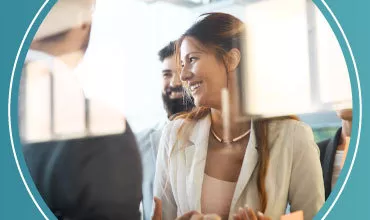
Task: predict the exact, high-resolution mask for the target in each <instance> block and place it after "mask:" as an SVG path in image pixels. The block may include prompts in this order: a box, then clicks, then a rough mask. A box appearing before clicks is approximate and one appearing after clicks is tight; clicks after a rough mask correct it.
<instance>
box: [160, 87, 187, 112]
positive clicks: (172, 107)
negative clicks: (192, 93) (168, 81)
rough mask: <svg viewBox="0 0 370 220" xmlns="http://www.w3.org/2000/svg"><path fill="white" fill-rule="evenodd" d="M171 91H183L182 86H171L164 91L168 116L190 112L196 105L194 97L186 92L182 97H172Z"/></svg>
mask: <svg viewBox="0 0 370 220" xmlns="http://www.w3.org/2000/svg"><path fill="white" fill-rule="evenodd" d="M171 91H182V88H181V89H180V88H178V87H177V88H171V89H168V91H167V92H166V93H165V94H163V93H162V100H163V105H164V108H165V110H166V112H167V117H168V118H170V117H171V116H172V115H175V114H177V113H180V112H188V111H190V110H191V109H192V108H193V107H194V102H193V99H192V98H191V97H188V96H187V95H185V94H184V96H183V97H181V98H176V99H171V98H170V95H171Z"/></svg>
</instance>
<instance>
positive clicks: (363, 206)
mask: <svg viewBox="0 0 370 220" xmlns="http://www.w3.org/2000/svg"><path fill="white" fill-rule="evenodd" d="M43 2H44V1H41V0H12V1H2V3H1V4H2V6H1V7H0V29H1V31H0V68H1V71H0V72H1V74H0V77H1V79H0V83H1V86H0V103H1V105H0V119H1V123H0V129H1V131H2V133H1V134H2V137H1V139H0V140H1V142H2V143H1V147H0V171H1V173H0V174H1V178H0V219H43V216H42V215H41V213H40V212H39V211H38V209H37V208H36V206H35V204H34V203H33V201H32V200H31V198H30V196H29V194H28V192H27V191H26V188H25V187H24V184H23V182H22V179H21V177H20V174H19V172H18V169H17V166H16V163H15V160H14V157H13V151H12V147H11V143H10V137H9V127H8V92H9V83H10V79H11V73H12V69H13V64H14V61H15V58H16V54H17V51H18V48H19V46H20V44H21V41H22V39H23V36H24V34H25V33H26V30H27V28H28V26H29V24H30V23H31V21H32V19H33V17H34V16H35V14H36V12H37V11H38V10H39V8H40V7H41V5H42V4H43ZM314 2H315V3H316V4H317V5H318V6H319V8H320V9H321V10H322V12H323V13H324V15H325V16H326V17H327V19H328V21H329V23H330V24H331V25H332V28H333V30H334V32H335V33H336V36H337V38H338V40H339V42H340V44H341V46H342V50H343V52H344V55H345V58H346V61H347V65H348V68H349V71H350V78H351V86H352V92H353V100H354V109H353V114H354V121H353V131H352V132H353V133H352V140H351V144H350V150H349V153H348V160H347V161H346V164H345V167H344V171H345V172H342V175H341V177H340V179H339V182H338V183H339V184H337V187H336V188H335V189H334V191H333V193H332V195H331V196H330V198H329V200H328V201H327V203H326V204H325V205H324V207H323V209H322V210H321V211H320V212H319V213H318V215H317V217H316V219H321V217H322V216H324V214H325V213H326V210H327V209H328V208H329V207H330V205H331V203H332V202H333V201H334V199H335V197H336V196H337V194H338V192H339V188H340V186H339V185H341V183H343V181H344V178H345V175H346V174H347V171H348V170H349V168H350V162H351V161H350V160H349V159H350V158H351V156H352V155H354V151H355V144H356V138H355V137H357V134H358V131H359V130H358V124H359V113H360V108H359V102H360V100H359V97H358V90H359V88H358V85H357V82H356V78H355V72H354V67H353V65H352V60H351V59H350V56H349V51H348V48H347V46H346V45H345V43H344V39H343V37H342V36H341V34H340V32H339V29H338V27H337V26H336V25H335V24H334V22H333V19H332V18H331V17H330V16H329V14H328V12H327V11H326V10H325V8H324V7H323V4H322V2H321V1H319V0H315V1H314ZM326 2H327V4H328V5H329V7H330V8H331V10H332V11H333V13H334V14H335V16H336V17H337V19H338V20H339V23H340V24H341V26H342V28H343V30H344V32H345V34H346V36H347V38H348V41H349V43H350V45H351V48H352V52H353V55H354V57H355V60H356V63H357V68H358V75H359V79H360V88H361V93H362V113H363V115H362V127H361V138H360V141H359V146H358V152H357V157H356V160H355V162H354V164H353V169H352V172H351V175H350V177H349V179H348V182H347V185H346V186H345V188H344V190H343V192H342V194H341V195H340V197H339V199H338V201H337V203H336V204H335V206H334V208H333V209H332V211H331V212H330V213H329V215H328V217H327V219H357V218H359V219H370V209H369V207H370V175H369V172H370V171H369V167H370V159H368V157H369V156H370V149H369V145H370V144H369V143H370V135H366V134H368V133H369V129H370V128H369V126H370V121H369V114H370V109H369V107H370V106H369V105H370V104H369V96H370V91H369V90H370V87H368V86H366V83H369V82H370V42H369V41H370V25H368V23H369V21H370V13H369V9H370V1H368V0H327V1H326ZM54 3H55V0H50V2H49V3H48V5H47V6H46V8H45V9H44V11H43V12H42V13H41V14H40V16H39V17H38V19H37V20H36V22H35V25H34V26H33V28H32V29H31V31H30V33H29V35H28V37H27V39H26V41H25V45H24V47H23V48H22V51H21V55H20V57H19V60H18V64H17V69H16V72H15V75H14V83H13V91H12V106H11V114H12V127H13V137H14V144H15V149H16V151H17V156H18V159H19V163H20V166H21V168H22V170H23V173H24V176H25V179H26V180H27V183H28V185H29V187H30V189H31V191H32V192H33V194H34V196H35V198H36V200H37V201H38V203H39V204H40V206H41V207H42V209H43V211H44V212H45V213H46V215H47V216H48V217H51V216H52V215H51V213H50V210H49V209H48V208H47V207H46V206H45V203H44V202H43V201H42V199H41V198H40V195H39V194H38V192H37V190H36V189H35V186H34V184H33V183H32V181H30V176H29V173H28V170H27V168H26V167H25V164H24V159H23V156H22V154H21V153H20V152H21V147H20V144H19V136H18V127H17V125H18V124H17V97H18V87H19V80H20V74H21V69H22V65H23V62H24V58H25V55H26V53H27V50H28V47H29V44H30V42H31V40H32V38H33V36H34V34H35V32H36V30H37V27H38V26H39V25H40V23H41V22H42V20H43V18H44V17H45V16H46V14H47V12H48V11H49V10H50V7H52V5H53V4H54ZM51 218H53V219H55V218H54V217H51Z"/></svg>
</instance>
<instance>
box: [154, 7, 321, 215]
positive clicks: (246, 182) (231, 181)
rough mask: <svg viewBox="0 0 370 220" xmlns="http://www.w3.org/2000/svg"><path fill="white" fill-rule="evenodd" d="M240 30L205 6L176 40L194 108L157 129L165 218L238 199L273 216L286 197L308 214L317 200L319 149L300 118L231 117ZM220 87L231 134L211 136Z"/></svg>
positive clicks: (218, 125)
mask: <svg viewBox="0 0 370 220" xmlns="http://www.w3.org/2000/svg"><path fill="white" fill-rule="evenodd" d="M244 31H245V29H244V24H243V22H241V21H240V20H239V19H237V18H236V17H234V16H232V15H229V14H224V13H209V14H205V15H203V16H202V17H201V18H200V19H199V20H198V21H197V22H196V23H195V24H193V25H192V26H191V27H190V28H189V29H188V30H187V31H186V32H185V33H184V34H183V35H182V37H181V38H180V40H179V41H178V47H177V48H178V51H177V55H178V57H179V60H181V64H182V65H181V66H182V71H181V80H182V81H183V82H184V84H185V87H186V88H187V89H188V91H189V92H190V93H191V95H192V96H193V97H194V101H195V105H196V108H195V109H194V110H193V111H191V112H190V113H185V114H183V115H180V116H178V117H177V119H176V120H174V121H172V122H170V123H169V124H168V125H167V127H166V128H165V129H164V131H163V133H162V138H161V143H160V147H159V152H158V158H157V168H156V178H155V194H156V195H157V196H158V197H159V198H160V199H161V200H162V204H163V209H162V211H163V216H164V219H166V220H167V219H175V218H176V216H181V215H186V213H187V212H189V211H197V212H199V213H204V214H208V213H212V212H216V214H218V215H219V216H221V217H222V219H233V218H234V219H238V216H235V217H233V216H234V214H236V215H238V214H240V213H238V210H239V208H241V207H242V208H244V207H245V205H247V206H248V207H249V208H248V209H246V213H247V212H248V213H250V212H251V210H255V211H259V212H262V213H264V215H266V216H269V217H271V218H272V219H279V218H280V216H281V215H283V214H285V209H286V206H287V204H288V203H289V204H290V206H291V211H297V210H303V213H304V215H305V219H312V217H313V216H314V215H315V214H316V213H317V212H318V210H319V209H320V208H321V206H322V205H323V203H324V185H323V178H322V171H321V166H320V157H319V151H318V148H317V145H316V144H315V142H314V138H313V134H312V130H311V129H310V128H309V127H308V126H307V125H305V124H304V123H302V122H299V121H297V120H293V119H290V118H289V117H283V118H272V119H263V120H262V119H261V120H248V121H246V122H245V121H240V120H238V117H237V116H238V114H237V112H238V108H237V100H238V93H237V92H236V84H237V82H238V77H237V75H236V73H237V71H238V69H239V68H240V67H241V60H242V57H243V50H242V48H241V47H240V45H241V44H240V41H241V40H244V37H245V34H244ZM224 89H227V90H228V91H229V94H230V95H229V100H228V102H229V103H230V106H229V109H230V113H231V118H230V131H229V133H230V140H220V138H218V137H220V136H222V135H221V134H223V132H225V127H224V126H223V123H222V119H223V116H222V113H221V112H222V110H223V109H222V102H221V97H222V95H221V91H223V90H224ZM277 186H279V187H277ZM214 187H216V188H214ZM210 189H212V190H210ZM252 213H253V211H252ZM242 215H243V214H242Z"/></svg>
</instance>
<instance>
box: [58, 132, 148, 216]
mask: <svg viewBox="0 0 370 220" xmlns="http://www.w3.org/2000/svg"><path fill="white" fill-rule="evenodd" d="M82 147H83V148H82ZM76 149H78V150H79V152H76ZM62 157H63V158H64V159H63V162H62V163H60V164H58V165H57V167H56V169H57V170H59V172H61V173H63V172H67V173H68V175H67V176H65V175H64V176H63V175H59V177H58V179H59V183H60V184H58V183H55V186H56V187H55V188H54V189H53V192H55V197H54V199H58V197H61V198H65V199H64V200H59V202H55V203H54V204H56V207H62V208H63V209H64V213H66V216H67V217H68V216H73V218H72V219H92V220H94V219H99V220H100V219H101V220H104V219H109V220H111V219H119V220H120V219H133V220H135V219H140V211H139V206H140V202H141V199H142V190H141V183H142V168H141V160H140V156H139V152H138V149H137V144H136V141H135V138H134V136H133V134H132V132H131V130H129V129H128V130H127V131H126V132H125V134H123V135H115V136H110V137H109V138H96V139H93V140H91V141H89V142H86V143H84V144H83V145H78V146H74V147H69V148H68V149H66V150H65V152H64V153H63V156H62ZM68 160H69V161H71V162H70V163H68V162H67V163H66V162H65V161H68ZM62 165H64V167H63V166H62ZM57 172H58V171H57ZM61 178H70V180H67V181H66V180H63V179H61ZM63 182H64V183H66V184H62V183H63ZM53 194H54V193H53ZM68 207H70V209H69V208H68Z"/></svg>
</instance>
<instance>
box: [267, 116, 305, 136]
mask: <svg viewBox="0 0 370 220" xmlns="http://www.w3.org/2000/svg"><path fill="white" fill-rule="evenodd" d="M269 129H270V132H273V133H281V132H288V133H291V134H293V133H294V134H295V135H307V134H310V133H312V129H311V127H310V126H309V125H307V124H306V123H304V122H302V121H299V120H296V119H275V120H272V121H271V122H270V123H269Z"/></svg>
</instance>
